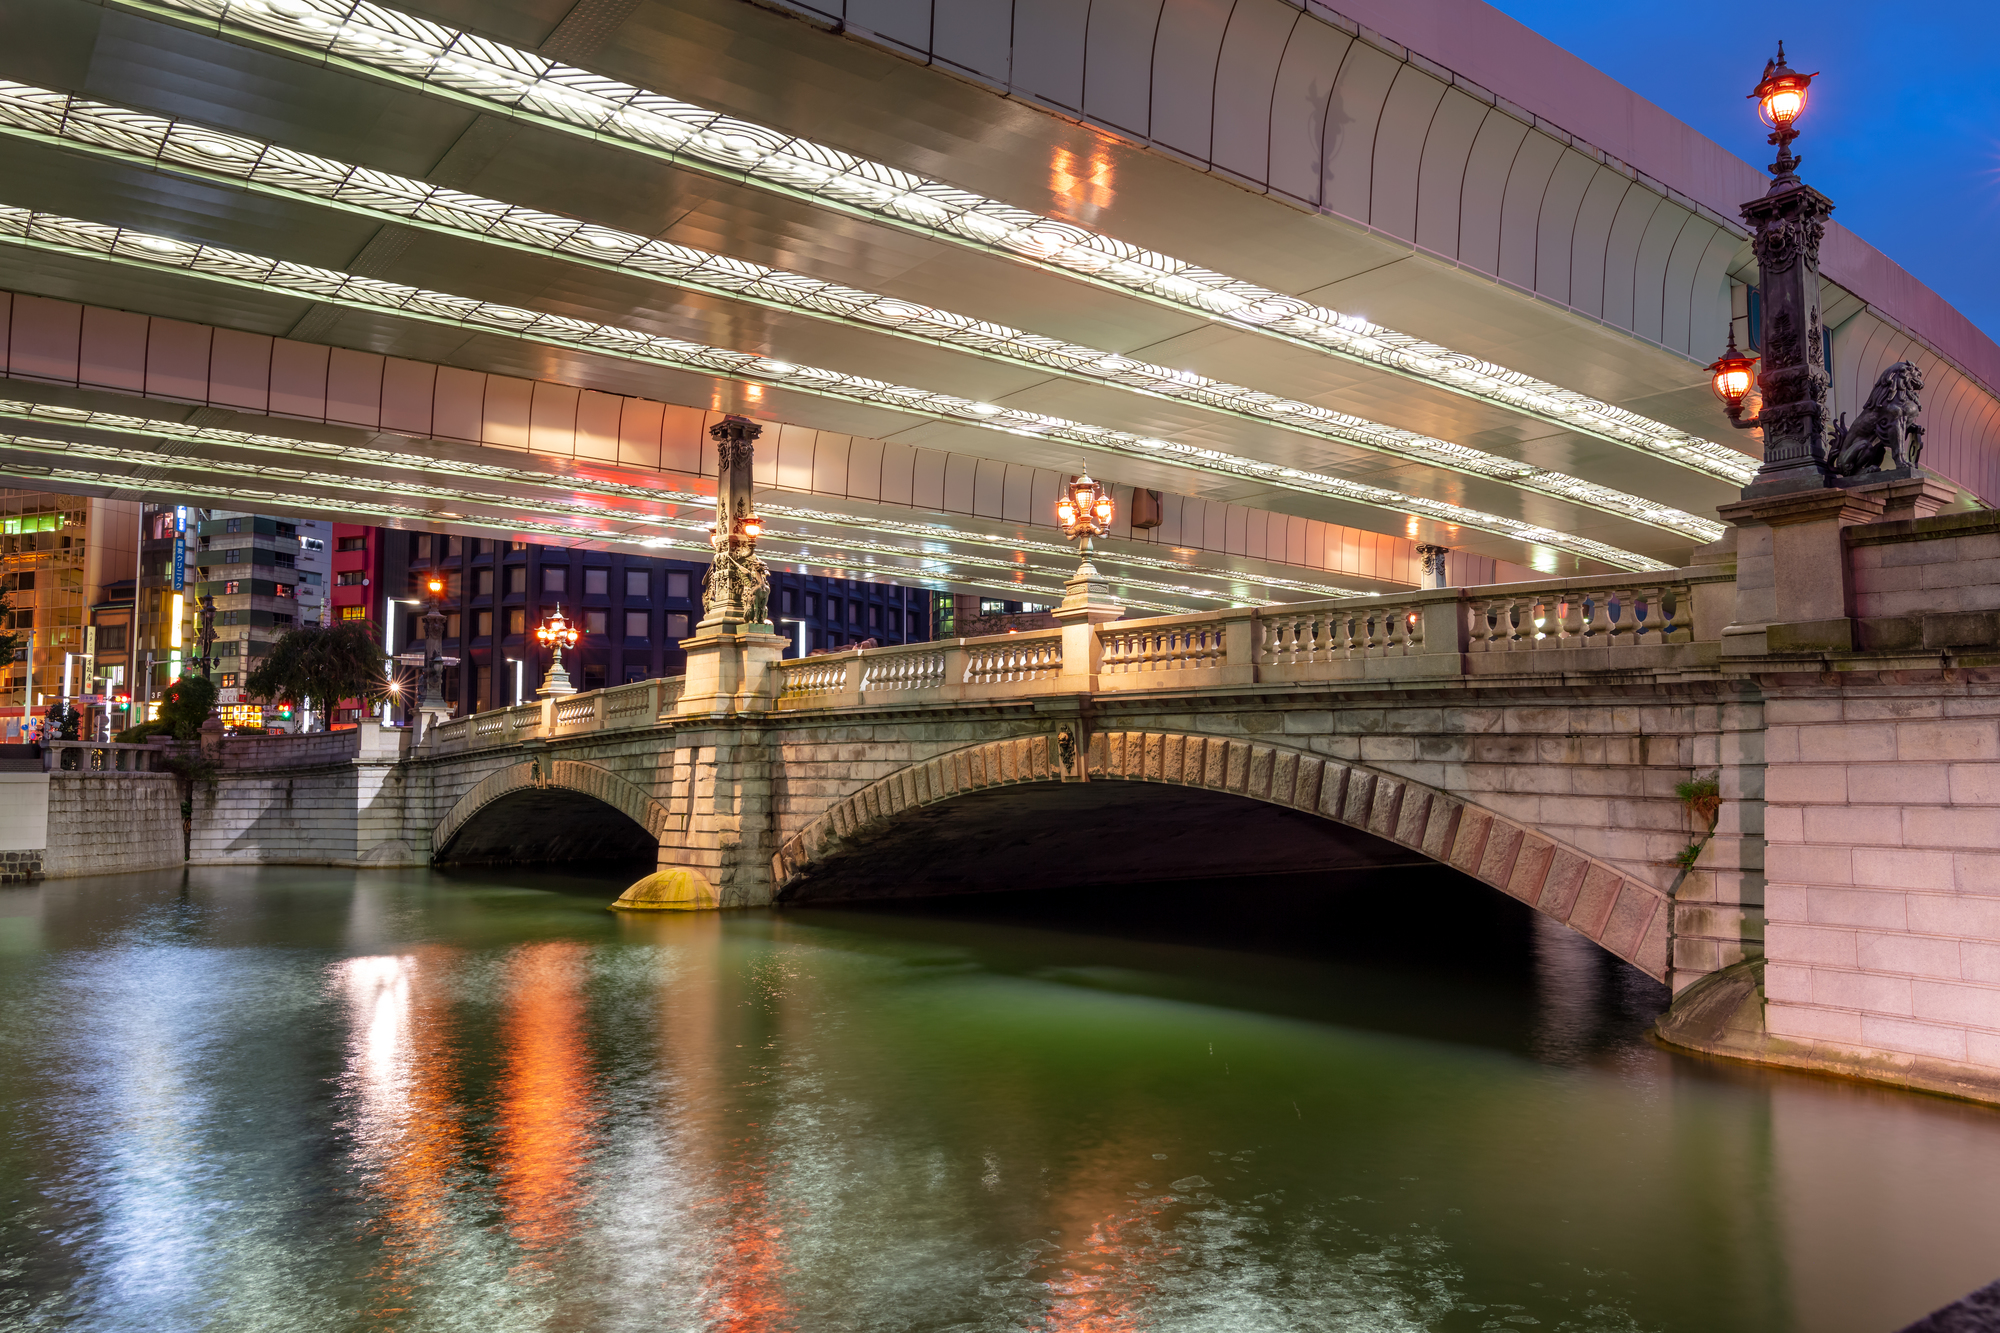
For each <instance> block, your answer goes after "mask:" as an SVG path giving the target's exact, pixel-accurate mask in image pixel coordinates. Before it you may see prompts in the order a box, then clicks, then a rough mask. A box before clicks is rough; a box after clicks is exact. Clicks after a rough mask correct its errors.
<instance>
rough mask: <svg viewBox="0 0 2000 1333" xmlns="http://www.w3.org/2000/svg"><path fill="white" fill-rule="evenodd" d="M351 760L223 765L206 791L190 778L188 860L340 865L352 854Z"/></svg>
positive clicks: (209, 862)
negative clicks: (231, 768)
mask: <svg viewBox="0 0 2000 1333" xmlns="http://www.w3.org/2000/svg"><path fill="white" fill-rule="evenodd" d="M354 796H355V771H354V766H353V765H352V764H338V765H326V766H322V767H315V768H290V769H275V770H267V771H264V772H228V771H224V772H223V773H222V774H221V775H220V776H219V777H218V778H217V780H216V784H215V790H214V791H213V792H210V791H209V790H207V789H206V788H205V787H204V786H202V785H200V784H196V786H195V793H194V835H193V837H192V839H191V840H190V844H189V849H188V860H189V861H190V862H192V863H194V864H195V865H242V864H245V863H263V864H276V865H344V864H352V863H353V861H354V859H355V856H354V828H355V821H354Z"/></svg>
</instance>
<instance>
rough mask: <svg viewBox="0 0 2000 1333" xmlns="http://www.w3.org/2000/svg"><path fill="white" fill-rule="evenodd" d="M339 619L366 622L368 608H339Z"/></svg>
mask: <svg viewBox="0 0 2000 1333" xmlns="http://www.w3.org/2000/svg"><path fill="white" fill-rule="evenodd" d="M340 618H341V619H342V620H366V619H368V608H367V607H365V606H343V607H341V608H340Z"/></svg>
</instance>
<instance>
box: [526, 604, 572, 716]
mask: <svg viewBox="0 0 2000 1333" xmlns="http://www.w3.org/2000/svg"><path fill="white" fill-rule="evenodd" d="M535 638H536V640H537V641H538V642H539V643H540V644H541V645H542V647H544V648H548V649H551V650H552V651H553V652H554V656H553V657H552V658H551V659H550V661H549V674H548V675H547V676H545V677H543V678H542V687H541V688H540V689H539V690H536V691H535V693H536V694H542V695H564V694H575V693H576V686H574V685H572V684H570V683H569V672H567V671H565V670H563V660H562V655H563V649H565V648H574V647H576V641H577V638H578V635H577V632H576V626H574V625H572V624H570V623H569V622H568V621H567V620H565V619H563V613H562V603H561V602H557V603H556V613H555V614H554V615H553V616H550V617H549V618H548V619H547V620H544V621H543V622H542V623H541V624H540V625H538V626H536V627H535Z"/></svg>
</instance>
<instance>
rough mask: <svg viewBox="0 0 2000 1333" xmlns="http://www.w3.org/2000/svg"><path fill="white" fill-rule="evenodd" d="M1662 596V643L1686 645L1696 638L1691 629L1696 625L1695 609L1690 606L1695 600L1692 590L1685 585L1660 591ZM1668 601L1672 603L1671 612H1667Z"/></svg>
mask: <svg viewBox="0 0 2000 1333" xmlns="http://www.w3.org/2000/svg"><path fill="white" fill-rule="evenodd" d="M1660 596H1661V610H1662V613H1663V614H1662V618H1661V626H1660V630H1661V641H1662V642H1663V643H1686V642H1687V641H1688V640H1689V639H1691V638H1693V637H1694V634H1693V631H1692V630H1691V629H1690V628H1689V626H1691V625H1692V624H1693V623H1694V608H1693V607H1692V606H1691V605H1690V603H1691V602H1692V600H1693V597H1692V592H1691V590H1690V589H1689V588H1688V587H1687V586H1686V585H1685V584H1681V585H1677V586H1675V587H1671V588H1662V589H1660ZM1668 599H1671V601H1672V610H1671V611H1668V610H1667V605H1668Z"/></svg>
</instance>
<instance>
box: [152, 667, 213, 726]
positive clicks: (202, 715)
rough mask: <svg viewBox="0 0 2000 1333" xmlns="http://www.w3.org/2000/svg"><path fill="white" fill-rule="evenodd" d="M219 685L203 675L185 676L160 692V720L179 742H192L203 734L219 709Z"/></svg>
mask: <svg viewBox="0 0 2000 1333" xmlns="http://www.w3.org/2000/svg"><path fill="white" fill-rule="evenodd" d="M215 695H216V689H215V682H214V681H211V680H204V679H202V678H201V677H200V676H182V677H181V678H180V679H179V680H177V681H175V682H174V683H173V684H171V685H169V686H167V688H166V689H164V690H162V691H161V692H160V721H162V722H164V723H166V724H167V727H168V729H169V730H171V731H172V732H173V734H174V737H175V738H176V739H177V740H180V741H182V742H187V741H192V740H195V739H197V738H198V737H199V736H200V735H201V724H202V723H204V722H206V721H208V714H209V710H211V709H213V708H214V707H215Z"/></svg>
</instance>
